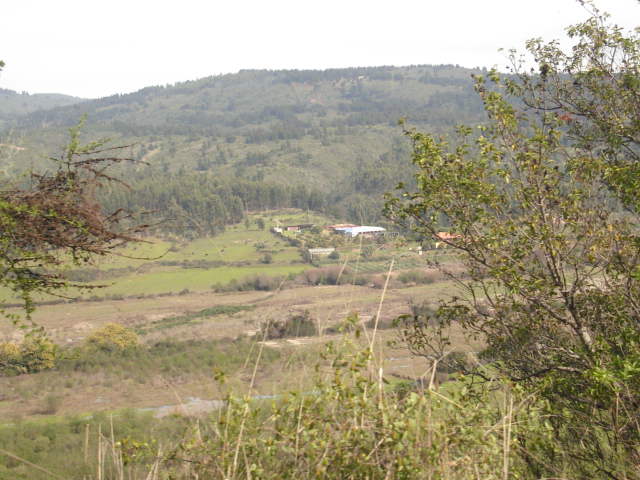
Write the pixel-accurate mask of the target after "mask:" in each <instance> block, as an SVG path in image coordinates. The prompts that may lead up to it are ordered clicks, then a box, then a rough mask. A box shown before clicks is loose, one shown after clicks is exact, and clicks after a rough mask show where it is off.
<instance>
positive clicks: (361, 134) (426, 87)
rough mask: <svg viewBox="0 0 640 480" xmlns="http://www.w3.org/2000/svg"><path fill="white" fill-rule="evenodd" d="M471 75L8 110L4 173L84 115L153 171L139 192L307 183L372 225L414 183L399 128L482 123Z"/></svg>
mask: <svg viewBox="0 0 640 480" xmlns="http://www.w3.org/2000/svg"><path fill="white" fill-rule="evenodd" d="M472 73H477V72H475V71H472V70H469V69H464V68H460V67H456V66H452V65H441V66H427V65H422V66H409V67H370V68H346V69H331V70H323V71H297V70H285V71H266V70H244V71H240V72H239V73H236V74H228V75H220V76H212V77H207V78H203V79H200V80H194V81H188V82H183V83H178V84H175V85H172V86H156V87H148V88H144V89H142V90H140V91H138V92H135V93H131V94H127V95H114V96H111V97H106V98H102V99H99V100H90V101H85V102H81V103H76V104H72V105H66V106H58V107H55V108H50V109H46V110H38V111H31V112H29V111H27V112H24V114H23V115H15V114H14V113H15V111H10V112H9V113H11V114H12V115H11V117H12V120H11V122H10V128H8V127H9V126H7V127H6V128H5V129H4V133H2V132H0V143H4V144H13V145H16V144H18V146H20V147H22V148H25V150H20V151H18V152H15V151H14V152H13V154H12V155H11V158H10V160H4V162H3V164H2V165H1V168H2V170H4V171H5V172H7V173H9V174H12V173H14V172H18V171H19V170H21V169H24V168H25V167H26V166H32V165H34V161H35V162H36V164H37V161H36V160H34V159H38V158H46V157H47V156H49V155H51V154H52V153H55V152H56V151H59V147H60V145H62V144H63V143H64V142H65V135H66V129H67V128H68V127H69V126H71V125H74V124H76V123H77V122H78V120H79V119H80V118H81V116H82V115H84V114H86V115H87V123H86V126H85V129H84V132H85V138H86V139H87V140H93V139H95V138H98V137H110V138H112V139H114V140H115V142H118V143H126V144H129V143H133V144H135V147H133V150H132V155H133V156H134V157H135V158H136V159H139V160H144V161H145V162H146V163H147V164H148V165H146V166H142V165H137V166H135V167H133V168H134V170H133V171H127V179H128V180H130V181H131V182H133V183H135V182H136V181H137V179H138V178H139V179H140V181H144V180H145V179H148V178H150V177H153V178H154V179H156V181H160V182H162V180H159V179H161V178H162V176H163V175H164V176H166V177H170V176H175V175H176V174H179V175H180V176H184V175H186V174H191V173H193V174H200V175H206V176H212V177H218V178H225V179H233V178H238V177H240V178H242V179H244V180H248V181H253V182H266V183H268V184H280V185H286V186H294V185H304V186H305V187H306V188H308V189H309V191H319V192H324V194H325V195H326V199H325V203H326V204H327V205H331V206H332V207H334V208H336V209H337V210H338V212H339V213H342V214H345V215H349V216H351V217H354V216H356V217H358V218H354V220H358V221H365V220H366V219H369V218H372V216H373V217H375V215H376V212H377V211H378V208H379V205H380V201H379V198H380V197H381V195H382V193H384V191H386V190H389V189H392V188H393V186H394V185H395V184H396V183H397V182H398V181H400V180H407V179H408V178H409V179H410V177H411V175H410V170H409V162H408V158H409V157H408V153H409V149H408V144H407V141H406V139H405V138H403V136H402V129H401V128H400V127H399V126H398V120H399V119H400V118H405V119H406V120H407V123H408V125H410V126H415V127H417V128H420V129H425V130H430V131H436V132H442V133H446V132H448V131H450V130H451V128H452V127H453V126H454V125H457V124H460V123H477V122H480V121H482V120H483V118H484V117H483V110H482V106H481V102H480V101H479V99H478V98H477V96H476V94H475V93H474V91H473V85H472V79H471V74H472ZM1 108H2V107H0V115H1V114H2V113H3V110H1ZM9 132H11V133H9ZM16 132H18V136H19V138H18V139H17V140H16V138H15V137H16ZM0 153H1V152H0ZM34 166H36V165H34ZM130 168H131V167H130ZM132 186H134V187H135V185H132ZM130 201H133V203H134V204H135V199H130ZM357 212H359V213H357Z"/></svg>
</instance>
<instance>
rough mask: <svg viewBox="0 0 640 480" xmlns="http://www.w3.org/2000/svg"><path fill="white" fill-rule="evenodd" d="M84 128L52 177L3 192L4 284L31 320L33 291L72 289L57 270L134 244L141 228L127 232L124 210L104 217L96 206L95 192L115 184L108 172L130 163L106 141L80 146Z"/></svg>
mask: <svg viewBox="0 0 640 480" xmlns="http://www.w3.org/2000/svg"><path fill="white" fill-rule="evenodd" d="M81 126H82V122H81V123H80V124H79V125H78V126H76V127H74V128H72V129H70V134H71V140H70V143H69V144H68V145H67V146H66V147H65V149H64V152H63V154H62V155H61V157H60V158H58V159H52V160H54V161H55V162H56V164H57V168H56V170H55V171H54V173H44V174H37V173H32V175H31V181H32V184H31V186H30V187H27V188H13V189H5V190H3V191H0V286H2V287H7V288H9V289H10V290H12V291H13V292H14V293H15V294H16V295H17V296H18V297H19V298H20V299H21V300H22V301H23V305H24V311H25V313H26V315H27V316H29V315H30V313H31V312H32V311H33V308H34V306H33V294H34V293H38V292H46V293H56V292H58V291H59V290H61V289H64V288H65V287H67V286H69V282H68V281H67V280H65V279H64V277H62V276H61V274H60V273H59V272H56V271H55V269H56V268H57V267H59V266H60V265H62V264H64V263H65V261H67V262H68V261H69V259H70V260H71V261H72V262H73V263H74V264H77V265H79V264H83V263H87V262H89V261H90V259H91V258H92V257H93V256H96V255H105V254H107V253H109V252H110V251H111V250H112V249H113V248H115V247H117V246H118V245H122V244H124V243H127V242H129V241H133V240H136V238H135V237H133V236H132V235H133V234H135V233H136V232H138V231H139V230H140V229H141V228H143V227H135V228H133V229H132V230H130V231H125V230H123V229H122V228H120V224H121V222H122V221H123V220H124V218H126V217H127V216H128V215H127V214H126V212H125V211H124V210H116V211H114V212H112V213H106V212H105V211H104V210H103V209H102V208H101V207H100V205H99V204H98V203H97V201H96V198H95V194H96V191H97V190H99V189H100V188H102V187H104V186H105V184H107V183H110V182H111V181H113V180H114V179H113V178H112V177H110V176H109V175H108V174H107V173H106V169H107V168H108V167H109V166H110V165H113V164H114V163H120V162H123V161H126V160H127V159H125V158H121V157H118V156H117V153H118V151H119V150H120V149H121V148H124V147H111V148H109V147H105V142H104V141H99V142H92V143H89V144H87V145H81V143H80V140H79V135H80V128H81ZM87 288H89V287H87Z"/></svg>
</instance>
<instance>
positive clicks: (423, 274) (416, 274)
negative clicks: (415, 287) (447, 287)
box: [398, 270, 442, 284]
mask: <svg viewBox="0 0 640 480" xmlns="http://www.w3.org/2000/svg"><path fill="white" fill-rule="evenodd" d="M440 278H442V275H441V274H440V273H439V272H437V271H435V270H409V271H406V272H402V273H400V274H399V275H398V280H399V281H401V282H402V283H417V284H427V283H433V282H435V281H436V280H438V279H440Z"/></svg>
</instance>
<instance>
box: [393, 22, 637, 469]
mask: <svg viewBox="0 0 640 480" xmlns="http://www.w3.org/2000/svg"><path fill="white" fill-rule="evenodd" d="M568 31H569V34H570V36H572V37H573V38H574V39H575V40H576V41H577V46H576V47H575V48H574V49H573V50H571V52H570V53H569V54H565V53H562V52H561V50H560V49H559V47H558V44H556V43H551V44H546V45H545V44H543V43H542V42H540V41H537V40H536V41H533V42H530V43H529V45H528V47H529V50H530V52H531V53H532V54H533V57H534V59H535V60H536V61H537V62H538V66H539V72H538V73H536V72H534V73H531V74H527V73H526V72H522V71H521V70H516V73H518V75H519V79H518V80H514V79H513V78H506V79H504V78H501V77H500V76H499V75H498V74H497V73H496V72H491V73H490V74H489V75H488V78H485V77H477V78H476V90H477V91H478V93H479V95H480V97H481V98H482V100H483V102H484V105H485V110H486V111H487V114H488V115H489V118H490V121H489V123H488V124H486V125H483V126H481V127H480V128H479V132H478V134H477V135H475V134H473V131H472V129H470V128H466V127H461V128H460V129H459V138H458V140H457V142H456V143H454V144H449V143H447V142H445V141H443V140H441V139H439V138H438V137H437V136H435V135H430V134H423V133H419V132H416V131H408V132H407V135H408V136H409V138H410V139H411V141H412V142H413V156H412V159H413V163H414V165H415V166H416V167H417V174H416V181H417V185H418V188H417V190H415V191H410V190H404V192H403V193H402V195H401V196H400V197H396V198H391V199H389V201H388V203H387V214H388V215H389V216H390V217H391V218H393V219H394V220H396V221H397V222H399V223H400V224H402V225H404V226H406V227H407V228H411V229H412V230H413V231H414V232H416V233H418V234H419V235H421V236H423V237H425V238H430V239H433V240H435V239H436V238H437V236H438V230H439V229H440V225H441V222H442V220H443V219H445V221H446V222H447V223H448V224H449V225H450V226H451V229H450V231H451V232H453V233H455V234H457V235H456V236H452V237H451V238H449V239H448V240H445V243H447V244H448V245H449V246H450V247H452V248H453V249H455V251H456V252H457V253H458V255H459V257H460V259H461V261H462V262H463V263H464V264H465V266H466V269H467V275H468V277H469V278H468V279H464V278H462V276H460V275H457V280H458V284H459V285H460V287H461V293H460V296H459V298H455V299H454V300H453V301H452V302H450V303H446V304H443V305H441V306H440V308H439V309H438V311H437V312H436V313H435V314H434V315H432V318H433V321H432V322H431V323H430V322H429V321H428V320H427V321H422V323H415V322H414V323H413V324H412V325H411V328H412V329H413V332H412V333H411V331H409V336H408V338H409V343H410V345H412V343H411V342H415V341H418V342H419V343H421V345H419V346H420V349H421V350H422V351H423V352H427V351H429V350H430V351H431V357H433V359H434V360H436V361H437V360H439V359H442V357H443V356H445V355H447V354H448V340H447V338H446V330H447V328H446V327H447V326H448V325H449V324H451V322H460V323H461V324H462V326H463V327H465V328H466V329H468V331H469V332H471V333H472V334H474V335H477V336H479V337H480V338H481V339H482V340H483V341H484V342H485V343H486V349H485V350H484V351H483V352H482V360H483V361H484V362H485V363H486V366H484V367H482V368H480V369H477V370H475V371H474V372H472V373H475V374H476V375H478V376H481V377H484V378H489V377H490V376H491V375H489V374H488V373H487V372H488V371H491V370H492V369H493V371H495V372H497V373H498V374H499V375H501V376H504V377H507V378H509V379H510V380H511V381H514V382H517V383H519V384H521V385H523V386H524V387H525V388H526V389H527V390H528V391H530V392H536V393H539V394H540V395H541V396H542V398H544V399H546V400H548V402H549V403H548V409H549V413H550V414H551V415H552V417H551V419H550V424H551V425H552V426H553V429H554V435H555V438H556V442H557V443H556V445H555V447H557V446H560V448H561V449H563V451H564V452H565V455H566V456H564V457H563V458H562V459H561V458H560V457H558V456H554V454H553V452H552V451H553V450H554V448H555V447H554V446H552V445H546V448H548V450H547V451H546V453H545V454H544V455H542V458H545V460H540V458H538V457H536V456H535V455H534V454H532V455H531V456H530V457H528V459H527V461H528V463H529V465H530V466H531V468H532V471H534V472H535V473H536V475H538V476H543V477H544V476H549V475H551V476H555V475H557V474H558V471H557V469H558V465H559V463H560V462H561V461H565V460H566V461H567V462H568V463H569V464H570V465H571V468H572V469H573V471H574V473H575V475H577V476H578V477H580V478H595V477H601V478H602V477H609V478H638V473H637V472H638V465H640V460H639V459H638V456H637V451H638V448H640V432H639V431H638V429H637V428H636V427H635V422H636V419H637V416H638V414H640V410H639V408H640V369H638V367H637V365H638V361H639V359H638V353H637V352H638V345H639V342H640V336H639V334H638V332H639V330H638V318H639V317H638V315H639V314H638V308H637V298H638V295H639V294H640V283H639V280H640V276H639V275H638V273H637V272H639V271H640V263H639V260H640V250H639V248H640V242H639V241H638V234H637V225H638V216H637V213H638V205H640V203H638V198H639V197H638V192H639V191H640V190H638V188H637V186H638V184H639V180H638V178H639V177H638V173H640V172H638V170H637V169H638V165H640V164H639V163H638V152H639V151H640V150H639V148H640V136H639V135H640V124H638V121H637V119H638V118H640V117H639V116H638V114H639V113H640V80H639V79H640V55H638V52H639V51H640V38H639V37H638V35H637V33H636V34H632V35H630V36H624V35H623V34H622V32H621V31H620V30H619V29H618V28H616V27H610V26H609V25H607V23H606V16H603V15H601V14H599V12H597V11H594V14H593V16H592V18H590V19H589V20H587V21H586V22H584V23H582V24H579V25H577V26H575V27H572V28H570V29H569V30H568ZM515 65H516V67H517V64H515ZM513 96H515V98H514V97H513ZM522 102H524V104H525V105H526V109H522V108H520V105H523V103H522ZM431 325H432V326H431ZM434 327H435V328H434ZM413 345H414V347H415V345H416V343H413ZM489 366H490V368H489V370H487V368H488V367H489ZM577 438H579V439H580V442H576V441H575V439H577ZM523 441H524V440H523ZM563 459H564V460H563Z"/></svg>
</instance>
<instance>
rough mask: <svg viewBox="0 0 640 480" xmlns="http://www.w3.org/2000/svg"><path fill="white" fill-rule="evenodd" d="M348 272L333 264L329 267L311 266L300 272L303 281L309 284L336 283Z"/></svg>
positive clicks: (348, 272)
mask: <svg viewBox="0 0 640 480" xmlns="http://www.w3.org/2000/svg"><path fill="white" fill-rule="evenodd" d="M349 274H350V271H349V270H347V269H344V270H343V269H342V267H340V266H337V265H334V266H330V267H322V268H312V269H310V270H307V271H305V272H304V273H303V274H302V277H303V279H304V281H305V282H306V283H307V284H309V285H338V284H339V283H340V282H341V281H343V277H344V279H346V277H347V276H348V275H349Z"/></svg>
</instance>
